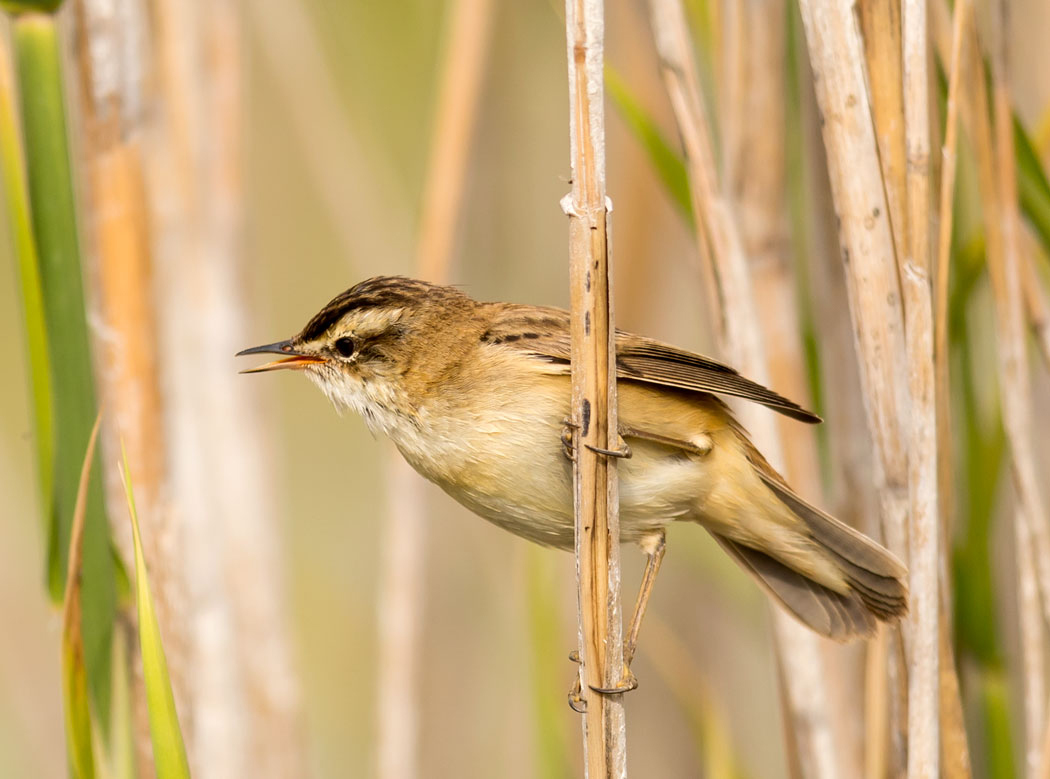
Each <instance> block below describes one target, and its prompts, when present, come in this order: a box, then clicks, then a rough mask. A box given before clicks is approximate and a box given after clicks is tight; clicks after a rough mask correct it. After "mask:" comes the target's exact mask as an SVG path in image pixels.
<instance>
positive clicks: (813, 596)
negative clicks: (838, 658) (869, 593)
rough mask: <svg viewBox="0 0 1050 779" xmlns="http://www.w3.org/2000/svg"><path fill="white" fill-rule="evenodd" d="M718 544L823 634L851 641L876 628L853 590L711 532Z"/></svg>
mask: <svg viewBox="0 0 1050 779" xmlns="http://www.w3.org/2000/svg"><path fill="white" fill-rule="evenodd" d="M712 535H713V536H714V537H715V540H716V541H718V543H719V545H720V546H721V547H722V548H723V549H725V550H726V551H727V552H728V553H729V554H730V556H731V557H733V558H735V559H736V561H737V562H738V563H740V564H741V565H742V566H743V567H744V569H745V570H747V571H748V572H749V573H751V574H752V575H754V577H755V579H756V580H757V581H758V583H759V584H760V585H762V588H763V589H764V590H766V592H768V593H769V594H770V595H771V596H772V597H773V598H774V599H776V600H777V601H779V603H780V604H781V605H782V606H783V607H784V608H785V609H787V610H788V611H789V612H790V613H791V614H793V615H794V616H795V617H796V618H797V619H798V620H799V621H801V622H802V623H803V624H805V625H807V626H808V627H809V628H811V629H812V630H814V631H816V632H817V633H819V634H820V635H822V636H825V637H827V638H833V639H835V640H836V641H848V640H849V639H851V638H856V637H859V636H871V635H872V634H873V633H874V632H875V616H874V615H873V614H872V612H871V611H870V610H869V609H868V607H867V605H866V604H865V603H864V601H863V600H862V599H861V598H859V597H858V596H856V595H855V594H854V593H853V592H850V593H848V594H842V593H838V592H835V591H834V590H831V589H828V588H827V587H824V586H823V585H820V584H817V583H816V582H815V581H813V580H812V579H809V578H807V577H805V576H803V575H802V574H800V573H798V572H797V571H794V570H792V569H791V568H788V567H787V566H786V565H784V564H783V563H781V562H780V561H778V560H776V559H774V558H772V557H770V556H769V555H767V554H765V553H764V552H760V551H758V550H757V549H752V548H750V547H747V546H744V545H743V544H739V543H737V542H736V541H731V540H730V539H728V538H726V537H725V536H720V535H718V534H717V533H712Z"/></svg>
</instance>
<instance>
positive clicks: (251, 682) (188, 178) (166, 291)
mask: <svg viewBox="0 0 1050 779" xmlns="http://www.w3.org/2000/svg"><path fill="white" fill-rule="evenodd" d="M142 10H143V13H146V9H145V8H143V9H142ZM148 10H149V14H148V19H149V21H150V25H149V29H150V31H151V32H152V36H151V37H150V39H149V44H150V46H151V48H150V50H149V55H150V56H151V57H152V58H153V61H152V62H151V67H150V72H151V73H152V74H153V78H152V79H151V80H150V82H149V83H150V85H151V86H152V88H153V89H155V90H156V92H155V93H152V94H151V95H150V98H151V102H152V104H153V105H154V106H156V107H157V108H156V109H155V110H154V111H151V112H150V114H149V116H150V119H151V124H150V126H149V127H148V131H147V133H146V135H145V138H144V143H145V144H146V147H145V148H146V149H147V150H148V153H147V154H146V155H145V157H146V159H147V161H148V162H149V164H150V167H149V170H148V171H147V173H148V181H147V183H148V195H149V207H150V215H149V216H150V220H151V224H152V228H153V239H154V242H153V259H154V271H155V273H156V277H157V282H158V283H157V284H156V285H155V289H157V290H158V294H157V296H156V298H155V305H156V310H157V317H158V321H159V323H160V335H161V346H160V352H159V353H160V354H162V355H163V356H164V359H163V362H162V367H163V370H164V372H163V374H162V378H163V382H164V383H163V388H162V389H163V394H164V398H165V409H164V412H165V417H166V422H167V429H168V434H169V437H170V438H169V447H170V448H169V454H170V463H171V468H172V479H171V489H172V500H173V501H174V502H175V510H176V511H177V512H178V518H177V526H178V528H179V532H180V535H181V537H180V538H178V539H167V540H166V541H164V542H163V543H179V544H181V545H182V547H183V555H184V556H183V559H184V561H185V569H184V571H183V575H184V577H185V582H186V595H187V603H188V605H187V606H186V612H187V614H191V615H196V616H198V617H201V618H200V619H197V620H195V621H194V625H193V630H192V631H191V632H190V634H189V635H190V638H189V640H190V645H189V646H188V647H187V648H186V653H187V657H188V658H189V662H190V666H189V668H191V669H192V673H187V674H186V676H187V679H188V682H189V701H190V707H191V709H192V710H193V711H194V712H195V716H194V717H193V727H192V731H190V732H187V734H186V735H187V737H188V740H189V741H190V742H191V743H192V744H193V746H192V748H191V755H190V758H191V764H192V766H193V767H194V769H195V772H196V773H198V774H201V775H215V776H220V775H221V776H246V775H250V776H255V777H278V776H295V775H301V774H302V773H303V772H304V770H305V769H304V759H303V754H302V743H301V741H300V738H299V731H300V722H299V696H298V684H297V680H296V678H295V676H294V673H293V670H292V661H291V654H290V647H289V645H288V637H289V631H288V628H287V624H286V621H285V613H284V593H285V588H284V585H283V565H282V556H281V554H280V548H279V540H278V537H277V527H276V517H275V514H274V504H275V501H274V500H273V496H272V494H271V493H270V492H269V490H268V489H267V486H268V485H271V484H273V482H274V479H273V477H272V473H271V467H270V466H271V463H269V462H268V461H267V459H266V458H267V455H266V453H267V452H271V451H273V446H272V445H270V444H269V443H268V442H267V430H268V429H269V428H270V426H269V425H267V423H266V422H267V421H266V420H265V419H264V418H263V416H262V414H261V413H260V409H258V408H257V406H256V405H255V404H254V403H253V398H252V395H251V394H250V393H251V392H252V389H250V385H249V384H248V383H247V382H244V381H242V380H241V379H242V377H239V376H238V375H237V374H236V368H235V366H234V365H233V362H232V355H233V354H234V352H236V351H237V350H238V349H239V348H242V347H243V346H244V344H245V343H247V342H248V337H247V335H246V332H247V328H246V324H247V322H246V316H245V307H244V305H243V294H244V288H245V284H244V279H245V277H246V276H247V275H248V274H249V273H250V271H251V268H250V265H249V264H248V263H247V262H246V257H245V255H244V253H243V251H242V247H241V223H242V172H241V159H242V149H241V145H240V140H241V138H242V136H243V132H242V124H241V122H242V118H243V112H242V94H243V89H242V82H241V67H242V64H243V59H242V39H241V31H240V25H239V13H240V12H239V9H238V4H237V3H236V2H233V0H208V1H202V0H197V1H196V2H186V1H185V0H154V1H153V2H152V3H150V5H149V9H148ZM161 108H162V110H160V109H161ZM136 487H137V485H136ZM203 615H207V617H208V618H207V619H204V618H203Z"/></svg>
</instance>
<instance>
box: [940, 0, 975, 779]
mask: <svg viewBox="0 0 1050 779" xmlns="http://www.w3.org/2000/svg"><path fill="white" fill-rule="evenodd" d="M972 14H973V5H972V2H971V1H970V0H957V2H956V4H955V8H954V10H953V16H952V43H951V56H950V59H949V60H947V68H948V98H947V116H946V120H945V137H944V146H943V148H942V152H941V154H942V166H941V183H940V205H939V214H938V225H939V229H938V235H937V260H936V270H935V272H934V283H935V285H936V286H935V292H934V296H933V299H934V307H935V313H934V372H935V380H934V384H935V388H936V396H935V400H936V406H937V451H938V453H939V457H938V459H937V466H938V467H937V482H938V484H937V493H938V501H939V507H940V515H941V522H940V533H941V538H940V541H941V544H942V548H943V549H944V552H943V553H942V554H941V560H940V576H939V578H940V605H941V619H940V629H939V634H940V635H939V641H938V644H939V647H940V662H941V667H940V691H941V692H940V697H941V703H940V706H941V762H942V771H943V773H944V775H945V776H946V777H948V778H949V779H956V778H959V779H961V778H962V777H969V776H971V775H972V768H971V764H970V750H969V744H968V742H967V737H966V723H965V721H964V719H963V710H962V699H961V695H960V691H959V677H958V674H957V671H956V666H955V655H954V651H953V647H952V641H951V577H950V573H949V570H948V563H947V558H948V552H947V550H948V549H949V548H950V547H949V539H950V538H951V529H952V527H953V526H954V505H953V500H952V498H953V494H954V481H953V478H952V451H953V450H952V437H951V392H950V388H949V381H950V370H949V367H950V363H949V357H950V354H949V342H948V302H949V294H950V293H949V283H948V282H949V276H950V272H951V271H950V265H949V261H950V258H951V242H952V217H953V215H954V209H953V207H952V205H953V202H954V193H955V172H956V161H957V153H958V149H957V147H958V113H959V85H960V82H961V79H960V75H961V72H962V63H961V58H962V43H963V40H964V36H965V33H966V26H967V25H968V24H969V23H970V19H971V17H972ZM931 26H932V27H934V28H935V27H936V25H935V24H934V25H931Z"/></svg>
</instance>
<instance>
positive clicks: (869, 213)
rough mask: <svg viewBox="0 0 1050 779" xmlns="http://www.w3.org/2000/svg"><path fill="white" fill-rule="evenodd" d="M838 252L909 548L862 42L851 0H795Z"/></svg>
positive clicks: (899, 384) (874, 428)
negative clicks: (840, 0) (846, 0)
mask: <svg viewBox="0 0 1050 779" xmlns="http://www.w3.org/2000/svg"><path fill="white" fill-rule="evenodd" d="M800 6H801V10H802V21H803V24H804V27H805V30H806V41H807V45H808V48H809V54H810V64H811V66H812V68H813V72H814V84H815V87H816V94H817V103H818V105H819V107H820V111H821V114H822V117H823V122H824V124H823V135H824V143H825V147H826V149H827V158H828V173H829V177H830V180H831V189H832V196H833V198H834V201H835V210H836V213H837V214H838V217H839V220H840V223H841V225H840V241H841V247H842V258H843V263H844V266H845V269H846V281H847V291H848V293H849V300H850V311H851V314H852V321H853V326H854V327H853V330H854V333H853V334H854V340H855V344H856V347H857V354H858V358H859V360H860V374H861V385H862V388H863V390H864V394H865V396H866V397H867V398H868V403H867V404H866V410H867V414H868V428H869V430H870V431H871V435H872V438H873V440H874V442H875V449H876V452H877V454H878V457H877V459H876V462H875V472H874V474H873V475H874V477H875V483H876V485H877V486H878V488H879V493H880V502H881V505H882V509H881V510H882V516H883V532H884V534H885V537H886V541H887V543H888V544H889V547H890V549H892V550H893V551H894V552H896V553H897V554H898V555H899V556H901V557H907V529H906V517H907V484H908V474H907V462H908V460H907V448H906V445H905V436H904V430H903V423H904V420H906V419H907V415H906V411H907V409H908V390H907V381H906V379H907V376H906V372H905V370H904V366H903V365H902V364H901V361H902V356H903V355H904V354H905V347H904V320H903V314H902V311H901V300H900V291H899V286H898V283H897V271H896V263H895V262H893V258H894V256H895V250H894V243H893V236H892V234H891V229H890V225H889V222H888V220H887V218H886V213H887V205H886V198H885V196H884V190H883V185H882V174H881V170H880V168H879V155H878V150H877V145H876V139H875V134H874V129H873V127H872V122H871V111H870V108H869V105H868V96H867V89H866V87H865V77H864V59H863V47H862V44H861V40H860V36H859V34H858V32H857V29H856V27H855V25H854V22H853V17H852V15H851V13H850V11H849V9H848V8H847V7H845V6H840V5H839V4H823V3H815V2H813V1H812V0H801V3H800Z"/></svg>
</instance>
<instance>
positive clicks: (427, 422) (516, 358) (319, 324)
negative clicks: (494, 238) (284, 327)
mask: <svg viewBox="0 0 1050 779" xmlns="http://www.w3.org/2000/svg"><path fill="white" fill-rule="evenodd" d="M569 318H570V315H569V312H567V311H565V310H563V309H558V308H551V307H544V306H536V305H526V304H517V303H505V302H482V301H477V300H474V299H473V298H471V297H470V296H468V295H467V294H465V293H464V292H463V291H461V290H460V289H458V288H456V287H452V286H443V285H438V284H432V283H429V282H426V281H420V280H416V279H410V278H405V277H401V276H378V277H375V278H371V279H368V280H366V281H362V282H360V283H358V284H357V285H355V286H353V287H351V288H350V289H348V290H346V291H345V292H343V293H341V294H339V295H337V296H336V297H335V298H333V299H332V300H331V301H330V302H329V303H328V304H327V305H325V306H324V307H323V308H322V309H321V310H320V311H319V312H318V313H317V314H316V315H314V316H313V317H312V318H311V319H310V320H309V322H307V324H306V326H305V327H303V329H302V330H301V331H300V332H299V333H298V334H297V335H295V336H293V337H292V338H289V339H288V340H285V341H279V342H276V343H270V344H265V345H263V346H256V347H253V348H250V349H245V350H243V351H241V352H239V353H238V356H244V355H254V354H277V355H280V356H281V358H280V359H278V360H274V361H273V362H269V363H266V364H264V365H261V366H258V367H255V368H249V369H247V370H245V371H243V372H244V373H260V372H268V371H273V370H279V369H281V370H295V371H299V372H302V373H304V374H305V375H306V377H307V378H308V379H310V380H311V381H312V382H313V383H314V384H316V385H317V386H318V387H319V388H320V389H321V391H322V392H323V393H324V394H325V395H326V396H327V397H328V398H329V399H330V400H331V402H332V403H333V404H334V405H335V406H336V407H337V408H338V409H350V410H352V411H354V412H356V413H358V414H360V416H361V417H362V418H363V419H364V421H365V423H366V425H367V426H368V427H369V429H370V430H371V431H372V432H373V433H374V434H382V435H386V436H387V437H389V438H390V439H391V440H392V441H393V443H394V445H395V446H396V447H397V449H398V450H399V451H400V453H401V455H402V456H403V457H404V459H405V460H407V461H408V463H409V464H410V465H411V466H412V467H413V468H414V469H415V470H416V471H418V472H419V473H420V474H422V475H423V476H424V477H425V478H427V479H429V480H430V481H432V482H433V483H435V484H437V485H438V486H439V487H440V488H441V489H442V490H444V491H445V492H446V493H448V494H449V495H450V496H451V497H452V498H454V499H455V500H456V501H458V502H459V503H461V504H462V505H464V506H465V507H467V508H468V509H469V510H470V511H472V512H474V513H475V514H477V515H479V516H480V517H483V518H484V519H486V520H488V521H490V522H492V523H493V524H495V525H497V526H498V527H501V528H503V529H505V530H508V531H510V532H511V533H514V534H515V535H517V536H520V537H523V538H526V539H528V540H530V541H534V542H536V543H538V544H542V545H544V546H548V547H554V548H557V549H564V550H571V549H573V545H574V524H573V522H574V520H573V493H572V457H573V452H572V451H571V444H570V443H569V442H570V441H571V435H569V434H568V432H567V431H568V425H569V422H568V420H569V418H570V394H571V393H570V369H571V364H570V350H571V341H570V335H569V332H570V331H569ZM615 354H616V363H615V365H616V379H617V395H618V412H617V413H618V420H619V429H618V433H619V436H620V437H621V438H622V439H623V442H624V445H625V449H624V452H623V454H625V455H626V454H629V456H627V457H624V458H623V459H621V460H620V461H619V463H618V468H617V470H618V477H617V478H618V482H619V511H620V541H621V543H635V544H637V545H638V546H639V547H641V549H642V550H643V551H644V552H645V554H646V556H647V560H646V570H645V575H644V576H643V586H642V592H641V593H640V594H639V597H638V602H637V604H636V606H635V610H634V616H633V617H632V622H631V625H630V629H629V630H628V633H627V639H626V641H625V644H626V646H625V651H624V656H625V661H626V662H627V663H628V664H629V662H630V658H631V657H633V655H634V650H635V646H636V644H637V638H638V631H639V628H640V624H641V617H642V615H643V614H644V611H645V606H646V603H647V602H648V597H649V594H650V592H651V589H652V583H653V581H654V580H655V577H656V572H657V571H658V569H659V566H660V562H661V560H662V559H663V555H664V551H665V548H666V533H665V531H666V528H667V526H668V525H669V524H670V523H672V522H686V523H693V524H696V525H699V526H701V527H702V528H704V529H705V530H706V531H707V532H708V533H710V534H711V535H712V536H713V537H714V539H715V540H716V541H717V542H718V544H719V545H720V546H721V547H722V549H724V550H725V551H726V552H727V553H728V554H729V556H730V557H731V558H733V559H734V560H735V561H736V562H737V563H739V564H740V566H741V567H742V568H743V569H744V570H745V571H746V572H747V573H749V574H750V575H751V576H752V577H753V578H754V579H755V580H756V581H757V583H758V584H759V585H760V586H761V587H762V588H763V589H764V590H765V591H766V592H767V593H768V594H769V595H770V596H771V597H772V598H773V600H774V601H775V602H777V603H778V604H779V605H780V606H781V607H783V608H784V609H785V610H786V611H787V612H788V613H790V614H791V615H793V616H794V617H795V618H796V619H797V620H799V621H800V622H801V623H803V624H804V625H806V626H808V627H809V628H811V629H812V630H813V631H815V632H816V633H818V634H820V635H821V636H825V637H827V638H831V639H835V640H838V641H848V640H851V639H854V638H858V637H870V636H871V635H873V634H874V632H875V630H876V627H877V625H878V623H879V622H890V623H892V622H893V621H895V620H897V619H899V618H900V617H901V616H903V615H904V614H905V613H906V612H907V601H908V592H907V585H906V577H907V570H906V568H905V566H904V565H903V564H902V563H901V562H900V560H899V559H898V558H897V557H895V556H894V555H893V554H892V553H891V552H889V551H888V550H886V549H885V548H883V547H882V546H880V545H879V544H878V543H876V542H875V541H873V540H872V539H870V538H868V537H867V536H865V535H863V534H862V533H860V532H858V531H857V530H855V529H853V528H851V527H850V526H848V525H846V524H845V523H843V522H841V521H839V520H837V519H835V518H834V517H832V516H830V515H829V514H827V513H825V512H824V511H822V510H820V509H819V508H816V507H814V506H813V505H811V504H810V503H808V502H807V501H805V500H803V499H802V498H801V497H800V496H799V495H798V494H797V493H795V492H794V491H793V490H792V489H791V487H790V486H789V485H788V483H787V482H786V481H785V479H784V478H783V477H782V476H781V475H780V474H779V473H777V471H776V470H774V469H773V467H772V466H771V465H770V464H769V463H768V462H767V461H766V459H765V458H764V457H763V456H762V454H761V453H760V452H759V451H758V449H757V448H756V447H755V445H754V444H753V443H752V442H751V440H750V438H749V437H748V434H747V432H746V430H745V429H744V428H743V427H742V426H741V425H740V424H739V422H738V421H737V420H736V418H735V417H734V416H733V413H732V411H731V410H730V408H729V406H728V405H727V404H726V402H725V400H724V398H726V397H732V398H741V399H744V400H747V401H751V402H755V403H759V404H761V405H764V406H767V407H768V408H771V409H773V410H774V411H777V412H779V413H781V414H785V415H786V416H788V417H790V418H792V419H795V420H798V421H799V422H802V423H810V424H812V423H818V422H820V421H821V420H820V418H819V417H818V416H817V415H815V414H813V413H812V412H810V411H807V410H806V409H804V408H802V407H801V406H800V405H798V404H797V403H795V402H793V401H791V400H788V399H787V398H785V397H783V396H781V395H779V394H777V393H776V392H774V391H772V390H770V389H767V388H766V387H764V386H762V385H760V384H758V383H756V382H753V381H751V380H749V379H747V378H745V377H744V376H742V375H740V373H738V372H737V371H736V370H734V369H733V368H731V367H729V366H728V365H725V364H723V363H721V362H718V361H716V360H713V359H711V358H709V357H704V356H702V355H699V354H694V353H692V352H689V351H686V350H683V349H679V348H676V347H674V346H671V345H669V344H666V343H662V342H660V341H656V340H653V339H651V338H646V337H644V336H640V335H635V334H633V333H629V332H624V331H620V330H617V331H616V334H615Z"/></svg>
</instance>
